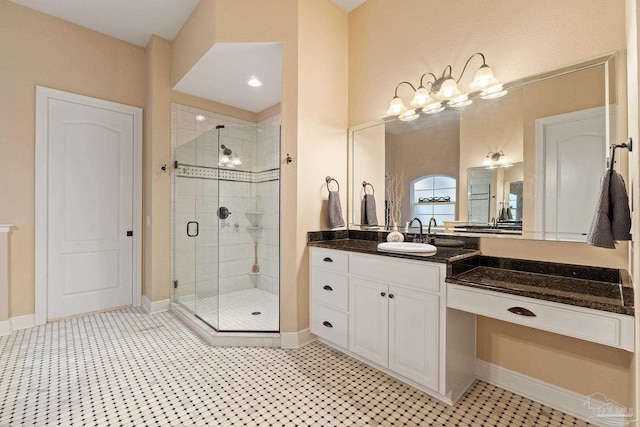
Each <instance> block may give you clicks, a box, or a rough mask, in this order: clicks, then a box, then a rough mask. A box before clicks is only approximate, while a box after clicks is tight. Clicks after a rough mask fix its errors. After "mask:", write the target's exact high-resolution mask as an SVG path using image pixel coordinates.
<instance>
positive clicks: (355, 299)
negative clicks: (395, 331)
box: [349, 278, 389, 367]
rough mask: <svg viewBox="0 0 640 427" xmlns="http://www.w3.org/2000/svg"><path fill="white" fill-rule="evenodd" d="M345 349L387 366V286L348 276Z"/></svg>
mask: <svg viewBox="0 0 640 427" xmlns="http://www.w3.org/2000/svg"><path fill="white" fill-rule="evenodd" d="M349 308H350V310H349V312H350V313H349V350H351V351H352V352H354V353H356V354H358V355H360V356H362V357H364V358H366V359H369V360H370V361H372V362H374V363H377V364H379V365H381V366H384V367H387V364H388V361H389V299H388V286H387V285H385V284H383V283H377V282H372V281H368V280H362V279H355V278H350V279H349Z"/></svg>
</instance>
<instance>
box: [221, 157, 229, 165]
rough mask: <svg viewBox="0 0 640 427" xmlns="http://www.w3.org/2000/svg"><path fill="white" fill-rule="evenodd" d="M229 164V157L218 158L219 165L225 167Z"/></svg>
mask: <svg viewBox="0 0 640 427" xmlns="http://www.w3.org/2000/svg"><path fill="white" fill-rule="evenodd" d="M229 162H230V159H229V156H222V157H220V163H222V164H223V165H226V164H227V163H229Z"/></svg>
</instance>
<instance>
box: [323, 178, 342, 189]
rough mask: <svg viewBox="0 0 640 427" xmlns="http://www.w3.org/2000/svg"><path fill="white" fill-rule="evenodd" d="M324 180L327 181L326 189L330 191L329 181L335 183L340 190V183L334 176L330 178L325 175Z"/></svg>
mask: <svg viewBox="0 0 640 427" xmlns="http://www.w3.org/2000/svg"><path fill="white" fill-rule="evenodd" d="M325 181H326V182H327V190H328V191H331V189H330V188H329V184H330V183H331V181H333V182H335V183H336V185H337V186H338V191H340V183H339V182H338V181H337V180H336V179H335V178H331V177H330V176H327V177H326V178H325Z"/></svg>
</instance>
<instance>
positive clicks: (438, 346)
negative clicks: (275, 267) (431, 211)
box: [310, 247, 475, 403]
mask: <svg viewBox="0 0 640 427" xmlns="http://www.w3.org/2000/svg"><path fill="white" fill-rule="evenodd" d="M310 263H311V265H310V279H311V332H312V333H314V334H315V335H317V336H318V337H319V338H320V339H321V340H322V341H323V342H325V343H327V344H329V345H331V346H334V347H336V348H337V349H339V350H341V351H343V352H345V353H348V354H350V355H352V356H354V357H357V358H359V359H360V360H363V361H365V362H368V363H370V364H372V365H374V366H375V367H377V368H379V369H381V370H383V371H385V372H387V373H389V374H390V375H392V376H395V377H397V378H399V379H402V380H403V381H406V382H408V383H410V384H412V385H414V386H416V387H419V388H421V389H423V390H425V391H427V392H428V393H429V394H431V395H433V396H435V397H437V398H439V399H441V400H443V401H445V402H447V403H453V402H455V400H457V399H458V398H459V397H460V396H461V395H462V394H463V393H464V391H465V390H466V389H467V388H468V387H469V385H471V383H472V382H473V380H474V378H475V372H474V370H475V339H474V336H475V316H473V315H471V314H468V315H467V314H466V313H460V312H455V313H452V322H451V323H450V324H448V321H447V313H448V311H447V308H446V288H445V284H444V279H445V275H446V264H442V263H435V262H427V261H418V260H406V259H399V258H393V257H386V256H380V255H369V254H362V253H355V252H346V251H337V250H332V249H324V248H316V247H311V248H310ZM345 285H346V288H347V292H346V293H345ZM327 288H330V289H331V290H328V289H327Z"/></svg>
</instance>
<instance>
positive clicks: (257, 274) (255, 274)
mask: <svg viewBox="0 0 640 427" xmlns="http://www.w3.org/2000/svg"><path fill="white" fill-rule="evenodd" d="M249 275H251V276H259V275H260V273H249Z"/></svg>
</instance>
